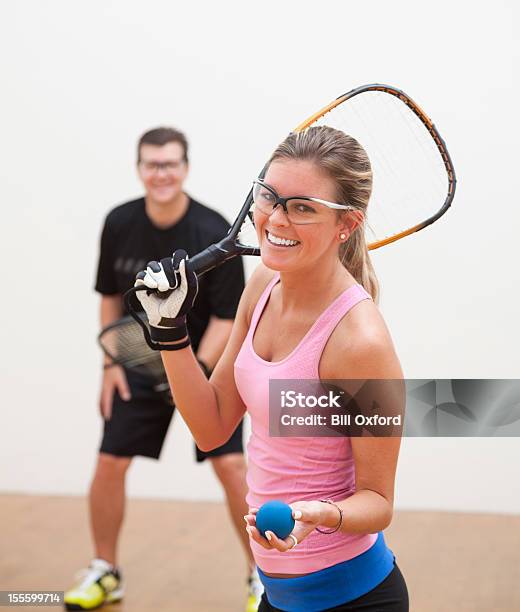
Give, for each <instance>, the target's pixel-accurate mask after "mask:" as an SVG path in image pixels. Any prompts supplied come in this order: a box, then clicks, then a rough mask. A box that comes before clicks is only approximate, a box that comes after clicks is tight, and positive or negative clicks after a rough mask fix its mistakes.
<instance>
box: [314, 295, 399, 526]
mask: <svg viewBox="0 0 520 612" xmlns="http://www.w3.org/2000/svg"><path fill="white" fill-rule="evenodd" d="M358 308H359V309H360V311H359V313H358V316H357V317H353V320H351V321H344V322H342V324H341V325H340V326H338V330H337V333H336V332H335V333H334V335H333V338H331V342H330V343H329V344H330V346H327V348H326V352H325V353H324V359H323V364H322V368H321V369H322V378H335V379H341V378H344V379H346V378H348V379H358V380H365V379H384V380H390V379H393V380H398V379H399V380H400V379H402V378H403V373H402V370H401V366H400V364H399V360H398V358H397V355H396V353H395V350H394V347H393V343H392V340H391V338H390V334H389V333H388V330H387V328H386V325H385V324H384V322H383V320H382V318H381V315H380V314H379V311H377V308H376V307H375V306H374V305H373V304H372V303H370V302H365V303H363V304H360V305H359V306H358ZM361 309H363V310H361ZM353 314H354V313H353ZM362 329H365V330H366V329H370V330H371V331H370V333H369V334H367V333H364V332H363V331H360V330H362ZM356 332H358V333H356ZM353 335H354V336H355V337H356V340H355V342H354V343H353V342H352V341H351V340H350V339H351V338H352V337H353ZM338 356H339V358H338ZM351 444H352V453H353V457H354V464H355V470H356V492H355V493H354V494H353V495H352V496H351V497H349V498H347V499H345V500H343V501H340V502H337V505H338V506H339V507H340V508H341V509H342V510H343V524H342V530H343V531H345V532H348V533H375V532H377V531H380V530H382V529H384V528H386V527H387V526H388V525H389V524H390V522H391V520H392V514H393V503H394V484H395V473H396V469H397V459H398V455H399V447H400V444H401V438H400V437H367V436H363V437H352V438H351ZM320 511H321V513H322V516H321V518H320V520H322V521H323V522H321V523H320V524H322V525H324V526H327V527H335V526H336V525H337V524H338V519H339V513H338V510H337V509H336V508H334V506H331V505H329V504H320Z"/></svg>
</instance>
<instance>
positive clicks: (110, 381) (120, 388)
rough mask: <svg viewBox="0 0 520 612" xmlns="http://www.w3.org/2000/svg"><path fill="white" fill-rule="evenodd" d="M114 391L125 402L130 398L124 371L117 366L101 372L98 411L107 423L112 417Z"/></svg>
mask: <svg viewBox="0 0 520 612" xmlns="http://www.w3.org/2000/svg"><path fill="white" fill-rule="evenodd" d="M116 391H117V392H118V393H119V395H120V396H121V399H123V400H124V401H125V402H127V401H128V400H129V399H130V398H131V395H130V388H129V386H128V382H127V380H126V375H125V371H124V370H123V368H122V367H121V366H118V365H114V366H111V367H109V368H106V369H105V370H103V381H102V384H101V394H100V397H99V411H100V412H101V416H102V417H103V418H104V419H105V421H109V420H110V418H111V417H112V401H113V398H114V393H115V392H116Z"/></svg>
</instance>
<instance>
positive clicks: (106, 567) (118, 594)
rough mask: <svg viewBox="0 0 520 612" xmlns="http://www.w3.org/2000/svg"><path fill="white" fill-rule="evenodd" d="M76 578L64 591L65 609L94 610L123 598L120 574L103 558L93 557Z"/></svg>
mask: <svg viewBox="0 0 520 612" xmlns="http://www.w3.org/2000/svg"><path fill="white" fill-rule="evenodd" d="M77 578H78V582H77V584H76V585H75V586H74V587H73V588H72V589H70V590H69V591H65V596H64V603H65V608H66V609H67V610H94V609H95V608H99V607H100V606H102V605H103V604H105V603H114V602H116V601H119V600H120V599H122V598H123V585H122V580H121V574H120V573H119V571H118V570H117V569H115V568H114V567H112V566H111V565H110V563H107V562H106V561H104V560H103V559H94V560H93V561H92V562H91V564H90V566H89V567H88V568H87V569H85V570H82V571H81V572H80V573H79V574H78V577H77Z"/></svg>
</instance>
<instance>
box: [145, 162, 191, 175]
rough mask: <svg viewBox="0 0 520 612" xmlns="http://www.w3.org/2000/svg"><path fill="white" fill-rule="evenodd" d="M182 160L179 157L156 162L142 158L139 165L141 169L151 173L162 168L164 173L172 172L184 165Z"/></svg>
mask: <svg viewBox="0 0 520 612" xmlns="http://www.w3.org/2000/svg"><path fill="white" fill-rule="evenodd" d="M184 163H185V162H184V160H183V159H181V160H179V161H165V162H156V161H147V160H145V159H142V160H141V161H140V162H139V165H140V166H141V168H142V169H143V170H145V171H146V172H148V173H150V174H152V173H156V172H159V171H160V170H164V172H166V174H174V173H175V172H177V171H178V170H179V169H180V168H182V166H183V165H184Z"/></svg>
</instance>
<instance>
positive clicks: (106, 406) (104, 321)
mask: <svg viewBox="0 0 520 612" xmlns="http://www.w3.org/2000/svg"><path fill="white" fill-rule="evenodd" d="M122 316H123V301H122V299H121V296H120V295H119V294H116V295H102V296H101V305H100V323H101V328H103V327H106V326H107V325H110V323H113V322H114V321H117V319H120V318H121V317H122ZM110 363H111V359H110V358H109V357H108V356H107V355H105V354H103V364H104V365H109V364H110ZM116 389H117V390H118V392H119V394H120V395H121V397H122V398H123V399H125V400H128V399H130V389H129V387H128V383H127V380H126V376H125V373H124V370H123V368H121V367H120V366H112V367H109V368H107V369H104V370H103V380H102V383H101V393H100V396H99V409H100V412H101V415H102V416H103V417H104V418H105V419H107V420H108V419H110V417H111V416H112V399H113V396H114V392H115V390H116Z"/></svg>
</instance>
